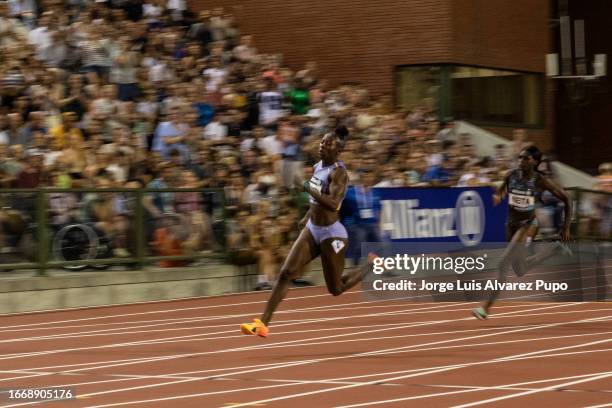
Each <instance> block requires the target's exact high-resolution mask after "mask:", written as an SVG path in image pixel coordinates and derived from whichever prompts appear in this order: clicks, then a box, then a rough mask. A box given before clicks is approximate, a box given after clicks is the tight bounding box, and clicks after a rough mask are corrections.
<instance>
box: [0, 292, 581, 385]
mask: <svg viewBox="0 0 612 408" xmlns="http://www.w3.org/2000/svg"><path fill="white" fill-rule="evenodd" d="M568 306H572V304H561V305H553V306H547V307H541V308H540V309H539V310H544V309H554V308H560V307H568ZM522 312H523V311H521V310H519V311H512V312H505V313H500V314H498V315H497V316H498V318H499V317H500V316H504V315H506V316H507V315H512V314H516V313H522ZM388 314H389V313H375V314H371V315H366V316H365V317H372V316H384V315H388ZM401 314H411V312H405V313H393V315H395V316H397V315H401ZM532 315H537V314H532ZM347 318H351V317H350V316H349V317H347ZM340 319H345V318H344V317H342V318H340ZM473 319H474V318H473V317H466V318H462V319H448V320H432V321H421V322H414V323H411V324H406V325H405V326H403V327H404V328H409V327H419V326H427V325H432V324H442V323H449V322H455V321H460V320H464V321H465V320H470V321H471V320H473ZM323 320H339V319H337V318H326V319H318V320H317V321H318V322H321V321H323ZM389 329H393V328H389ZM383 330H386V329H381V330H379V331H383ZM340 336H344V335H341V334H340V335H333V336H323V337H315V338H309V339H297V340H290V341H284V342H277V343H272V344H270V345H255V346H246V347H237V348H229V349H221V350H216V351H207V352H200V353H188V354H177V355H171V356H162V357H151V358H144V359H139V360H141V361H142V362H155V361H163V360H170V359H175V358H181V357H191V356H200V355H208V354H219V353H228V352H237V351H249V350H261V349H267V348H273V347H278V346H283V345H287V344H294V343H304V342H308V341H312V340H320V339H326V338H334V337H340ZM142 344H143V342H136V343H131V344H127V343H118V344H114V345H112V346H127V345H130V346H131V345H142ZM148 344H151V343H148ZM101 348H109V347H108V346H95V347H82V348H76V349H63V350H50V351H42V352H33V353H27V354H25V355H24V354H18V355H5V356H3V357H0V360H4V359H13V358H25V357H33V356H39V355H49V354H57V353H59V352H71V351H82V350H92V349H101ZM135 363H137V362H130V363H128V364H135ZM118 365H123V364H118ZM110 366H115V365H110ZM102 367H109V366H102ZM0 381H6V379H2V380H0Z"/></svg>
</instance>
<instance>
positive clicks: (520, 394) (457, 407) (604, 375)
mask: <svg viewBox="0 0 612 408" xmlns="http://www.w3.org/2000/svg"><path fill="white" fill-rule="evenodd" d="M608 377H612V371H608V372H604V373H600V374H599V375H595V376H593V377H588V378H583V379H580V380H574V381H569V382H566V383H562V384H555V385H551V386H549V387H543V388H538V389H535V390H531V391H523V392H518V393H516V394H510V395H504V396H501V397H496V398H489V399H485V400H480V401H476V402H471V403H469V404H462V405H455V406H453V408H468V407H475V406H477V405H483V404H489V403H491V402H497V401H503V400H507V399H511V398H519V397H524V396H526V395H532V394H536V393H539V392H544V391H552V390H556V389H559V388H564V387H570V386H572V385H576V384H582V383H585V382H591V381H597V380H601V379H604V378H608Z"/></svg>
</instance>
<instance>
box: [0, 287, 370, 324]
mask: <svg viewBox="0 0 612 408" xmlns="http://www.w3.org/2000/svg"><path fill="white" fill-rule="evenodd" d="M361 293H362V292H360V291H349V292H345V293H343V295H352V294H361ZM240 295H245V293H242V294H240ZM317 297H328V298H331V295H330V294H329V293H323V294H320V295H308V296H296V297H287V298H286V299H285V300H284V302H286V301H293V300H302V299H311V298H317ZM211 298H212V297H211ZM267 301H268V300H267V299H265V300H258V301H253V302H239V303H226V304H221V305H207V306H193V307H181V308H174V309H158V310H150V311H146V312H133V313H122V314H112V315H103V316H95V317H84V318H80V319H67V320H56V321H51V322H49V321H46V322H35V323H28V324H20V325H13V326H6V327H7V328H16V327H33V326H49V325H53V324H58V323H71V322H82V321H91V320H95V321H97V320H100V319H114V318H117V317H129V316H143V315H151V314H157V313H174V312H183V311H188V310H207V309H215V308H220V307H233V306H246V305H255V304H262V303H266V302H267ZM146 303H148V302H145V304H146ZM154 303H157V302H154ZM360 303H367V302H366V301H364V302H360ZM113 306H114V307H117V308H121V307H125V306H124V305H109V306H108V307H113ZM330 306H331V307H333V306H334V305H330ZM336 306H337V305H336ZM97 307H98V306H94V307H92V308H97ZM321 307H325V306H321ZM87 309H88V308H87ZM62 310H63V309H59V310H58V311H62ZM43 312H46V311H41V313H43ZM108 312H109V313H110V312H111V311H108ZM27 314H28V313H26V314H23V313H18V314H17V316H19V315H25V316H27ZM0 317H4V316H0Z"/></svg>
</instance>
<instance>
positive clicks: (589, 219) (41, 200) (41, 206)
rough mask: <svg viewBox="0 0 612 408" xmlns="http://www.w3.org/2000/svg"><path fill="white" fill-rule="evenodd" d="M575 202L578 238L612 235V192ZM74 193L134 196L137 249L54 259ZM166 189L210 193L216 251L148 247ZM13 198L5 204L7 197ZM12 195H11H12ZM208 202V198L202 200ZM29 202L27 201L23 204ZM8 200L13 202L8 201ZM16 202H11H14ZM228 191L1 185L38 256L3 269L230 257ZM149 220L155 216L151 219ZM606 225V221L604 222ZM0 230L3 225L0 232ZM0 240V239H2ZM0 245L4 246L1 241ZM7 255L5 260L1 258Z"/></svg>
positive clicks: (576, 193)
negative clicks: (66, 197) (53, 200)
mask: <svg viewBox="0 0 612 408" xmlns="http://www.w3.org/2000/svg"><path fill="white" fill-rule="evenodd" d="M567 191H568V192H569V193H570V194H571V196H572V200H573V203H574V213H573V217H572V220H573V236H574V238H575V239H577V240H610V239H611V237H610V236H609V234H608V236H602V234H601V233H600V232H599V231H600V230H601V228H599V227H600V225H601V224H600V225H597V224H596V223H597V222H599V223H612V219H611V217H612V193H606V192H603V191H596V190H585V189H581V188H568V189H567ZM61 193H67V194H73V195H76V196H85V195H86V194H97V195H103V194H127V195H132V196H133V197H132V198H133V201H132V202H133V203H134V204H135V205H134V207H133V209H132V211H131V216H132V219H131V225H133V238H134V241H135V242H133V244H132V247H133V251H132V253H131V256H129V257H104V258H95V259H85V258H83V259H75V260H58V259H54V256H53V254H52V251H51V242H52V240H53V238H54V236H52V234H51V233H52V232H53V231H52V229H51V228H50V213H49V198H50V195H51V194H61ZM164 193H171V194H174V193H200V194H201V195H202V197H204V196H206V195H208V198H209V199H210V200H212V202H211V201H209V202H208V205H209V208H208V211H207V212H208V213H209V214H211V223H213V224H214V225H216V226H217V227H220V228H217V229H216V232H217V233H218V235H217V238H218V242H219V243H220V245H219V246H218V248H219V249H218V250H217V251H215V252H209V253H201V252H196V253H191V254H184V255H175V256H154V255H153V254H152V253H150V252H154V251H151V250H150V248H149V247H148V245H147V244H148V243H147V242H146V237H147V235H146V234H145V226H146V225H145V223H146V222H147V221H146V220H145V207H144V204H143V199H144V197H145V196H147V195H155V194H164ZM7 197H8V198H9V200H8V201H9V202H8V203H7V200H6V198H7ZM11 197H12V200H11ZM204 201H205V200H204ZM24 203H25V204H24ZM7 204H9V205H7ZM10 204H13V205H10ZM225 204H226V202H225V195H224V191H223V190H222V189H196V188H192V189H179V188H164V189H127V188H109V189H0V207H2V208H3V210H4V211H7V210H14V209H15V208H16V207H19V208H20V209H21V211H24V212H26V213H27V212H28V210H23V208H24V207H25V208H28V206H29V209H30V212H33V214H25V215H26V217H27V218H28V219H29V220H30V224H31V228H30V233H31V234H32V238H33V240H34V241H35V257H33V258H31V259H29V260H27V261H25V262H6V255H5V254H0V270H7V269H36V270H37V271H38V273H39V275H45V274H46V271H47V270H49V269H51V268H64V267H70V266H74V265H83V264H84V263H87V264H90V265H91V264H92V263H93V264H95V265H120V264H121V265H130V267H131V268H132V269H136V270H140V269H142V268H143V267H144V266H145V265H148V264H152V263H154V262H158V261H194V260H198V259H203V258H217V259H226V257H227V251H226V247H225V221H226V219H227V212H226V205H225ZM149 221H151V220H149ZM606 225H607V224H606ZM1 232H2V231H1V230H0V233H1ZM0 244H1V242H0ZM0 246H1V245H0ZM2 257H3V258H5V259H2Z"/></svg>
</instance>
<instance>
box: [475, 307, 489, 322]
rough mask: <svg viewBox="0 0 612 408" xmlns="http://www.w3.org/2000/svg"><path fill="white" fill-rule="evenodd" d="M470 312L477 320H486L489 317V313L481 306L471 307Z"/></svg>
mask: <svg viewBox="0 0 612 408" xmlns="http://www.w3.org/2000/svg"><path fill="white" fill-rule="evenodd" d="M472 314H473V315H474V317H475V318H477V319H478V320H487V319H488V318H489V315H488V314H487V312H486V311H485V310H484V309H483V308H482V307H477V308H475V309H472Z"/></svg>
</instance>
